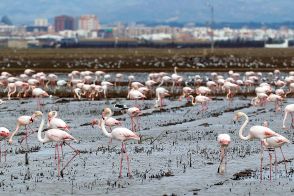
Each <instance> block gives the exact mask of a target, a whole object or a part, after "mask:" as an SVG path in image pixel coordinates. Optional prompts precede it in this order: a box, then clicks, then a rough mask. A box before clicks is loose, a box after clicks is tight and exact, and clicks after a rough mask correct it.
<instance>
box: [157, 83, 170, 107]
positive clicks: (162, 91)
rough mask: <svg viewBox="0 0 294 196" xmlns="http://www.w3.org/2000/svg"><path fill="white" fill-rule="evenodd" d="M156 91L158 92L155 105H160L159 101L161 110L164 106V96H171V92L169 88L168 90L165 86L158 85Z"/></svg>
mask: <svg viewBox="0 0 294 196" xmlns="http://www.w3.org/2000/svg"><path fill="white" fill-rule="evenodd" d="M155 92H156V100H155V107H156V108H157V107H158V102H159V103H160V110H161V109H162V107H163V98H164V97H165V96H169V92H168V90H166V89H165V88H163V87H157V88H156V90H155Z"/></svg>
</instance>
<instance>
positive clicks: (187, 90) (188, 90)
mask: <svg viewBox="0 0 294 196" xmlns="http://www.w3.org/2000/svg"><path fill="white" fill-rule="evenodd" d="M191 93H193V89H192V88H190V87H188V86H185V87H183V94H182V95H181V96H180V97H179V101H182V99H183V98H186V99H187V102H188V99H189V95H191Z"/></svg>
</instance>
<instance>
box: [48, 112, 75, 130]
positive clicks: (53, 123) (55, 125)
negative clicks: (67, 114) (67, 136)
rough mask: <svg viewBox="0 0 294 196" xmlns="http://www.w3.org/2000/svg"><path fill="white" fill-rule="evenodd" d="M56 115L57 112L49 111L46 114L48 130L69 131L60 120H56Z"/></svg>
mask: <svg viewBox="0 0 294 196" xmlns="http://www.w3.org/2000/svg"><path fill="white" fill-rule="evenodd" d="M57 115H58V113H57V111H51V112H49V113H48V123H47V125H48V128H51V129H62V130H64V131H69V128H70V127H69V126H68V125H67V124H66V123H65V122H64V121H63V120H62V119H60V118H56V117H57Z"/></svg>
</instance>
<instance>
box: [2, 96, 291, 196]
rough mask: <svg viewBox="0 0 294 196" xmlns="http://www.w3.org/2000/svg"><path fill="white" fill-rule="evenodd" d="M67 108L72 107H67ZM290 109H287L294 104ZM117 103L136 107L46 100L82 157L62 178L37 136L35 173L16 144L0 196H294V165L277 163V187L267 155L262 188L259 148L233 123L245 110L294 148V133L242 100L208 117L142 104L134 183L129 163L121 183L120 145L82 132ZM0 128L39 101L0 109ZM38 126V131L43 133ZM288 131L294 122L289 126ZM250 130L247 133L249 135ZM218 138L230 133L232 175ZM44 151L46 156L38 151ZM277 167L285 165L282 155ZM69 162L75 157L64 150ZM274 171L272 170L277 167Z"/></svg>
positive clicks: (173, 105)
mask: <svg viewBox="0 0 294 196" xmlns="http://www.w3.org/2000/svg"><path fill="white" fill-rule="evenodd" d="M64 100H66V101H64ZM293 102H294V100H293V99H288V100H287V102H284V103H283V104H284V106H285V105H286V104H289V103H293ZM115 103H123V104H127V105H133V104H134V102H133V101H129V100H124V99H110V100H108V101H92V102H90V101H74V100H72V99H63V101H60V100H57V99H46V100H45V106H44V108H43V112H44V113H47V112H48V111H49V110H53V109H54V110H57V111H59V116H60V118H62V119H64V120H65V121H66V122H67V123H68V124H69V125H70V126H71V134H72V135H73V136H75V137H76V138H78V139H79V140H80V141H79V142H78V143H74V142H72V143H71V144H72V146H73V147H75V148H78V149H80V150H81V154H80V155H79V156H77V157H76V158H75V159H74V160H73V162H72V163H71V164H70V165H69V167H67V168H66V169H65V171H64V177H63V178H61V177H60V178H58V177H57V171H56V165H55V162H54V145H52V144H44V145H43V144H40V143H39V142H38V141H37V134H36V133H35V134H34V135H33V136H31V137H30V138H29V140H28V143H29V146H30V147H34V152H31V153H29V165H25V154H23V153H19V152H20V151H19V149H22V148H25V146H20V144H19V143H18V142H17V140H18V139H19V138H20V136H18V137H15V140H14V143H13V144H12V145H11V146H8V150H9V154H8V155H7V161H6V162H3V159H2V162H1V172H0V192H1V193H0V194H4V193H7V194H30V195H40V194H48V195H49V194H56V195H58V194H66V195H68V194H96V195H97V194H99V195H101V194H109V195H163V194H168V195H171V194H176V195H195V194H198V195H231V194H232V195H233V194H234V195H261V194H266V195H277V194H279V193H283V195H293V191H294V183H293V181H292V180H293V171H294V165H293V162H288V163H287V169H288V174H287V175H286V172H285V168H284V164H283V163H279V164H278V166H277V173H276V174H273V180H272V182H270V180H269V169H268V168H269V165H267V164H268V162H269V158H268V157H269V156H268V153H267V152H265V154H264V168H265V170H264V175H263V177H264V179H263V181H262V182H261V183H260V180H259V177H260V176H259V149H260V143H259V141H257V140H256V141H241V140H240V139H239V138H238V130H239V128H240V126H241V124H242V122H243V121H242V120H241V121H240V122H236V123H234V121H233V120H232V118H233V115H234V112H235V111H236V110H241V111H243V112H246V113H247V114H248V116H249V118H250V122H249V125H248V126H250V125H261V124H262V123H263V121H264V120H268V121H269V123H270V127H271V128H272V129H273V130H275V131H276V132H279V133H281V134H282V135H284V136H286V137H288V138H289V139H290V140H291V141H293V130H288V131H286V130H282V129H281V127H282V118H283V116H282V113H275V112H274V109H273V108H274V106H273V105H271V104H269V105H267V106H266V108H256V107H251V106H250V104H249V103H250V100H249V99H248V100H247V99H238V98H236V99H235V100H234V102H233V104H232V105H231V106H230V107H228V103H227V102H226V101H224V100H221V98H220V100H216V101H212V102H211V103H210V104H209V109H208V111H206V112H200V106H191V105H189V104H186V103H185V102H184V101H183V102H179V101H177V100H167V101H166V102H165V104H166V106H165V108H164V109H163V110H162V111H160V110H158V109H154V108H153V106H154V101H152V100H145V101H139V102H138V103H137V104H139V105H140V106H141V108H143V115H142V117H141V118H140V129H139V131H138V133H139V134H141V135H142V143H141V144H138V143H137V142H133V141H129V142H128V143H127V150H128V153H129V155H130V160H131V169H132V173H133V178H131V179H129V178H128V177H127V168H126V163H125V162H124V167H123V178H122V179H119V178H118V175H119V153H120V146H121V144H120V143H119V142H117V141H113V142H112V144H111V145H108V141H109V139H108V138H106V137H105V136H104V135H102V133H101V131H100V130H99V129H98V127H95V128H94V129H93V128H92V127H91V126H81V125H82V124H85V123H87V122H90V121H91V120H92V119H93V118H98V117H99V116H100V113H101V111H102V109H103V108H104V107H106V106H110V107H112V105H113V104H115ZM0 108H1V110H0V117H1V118H0V126H5V127H7V128H8V129H10V130H13V129H14V128H15V122H16V119H17V117H18V116H20V115H30V114H32V112H33V111H34V110H36V103H35V100H33V99H25V100H12V101H9V102H7V103H5V104H3V105H0ZM115 115H116V116H115V118H118V119H120V120H122V121H123V124H124V126H126V127H128V128H130V127H131V123H130V119H129V117H128V116H127V114H123V113H120V112H119V111H117V112H115ZM39 123H40V120H38V121H36V122H35V123H34V125H33V129H35V130H36V129H37V127H38V126H39ZM287 125H288V126H289V121H288V124H287ZM247 130H248V129H247ZM220 133H229V134H230V136H231V138H232V142H231V145H230V148H229V150H228V164H227V172H226V173H225V174H224V175H219V174H217V168H218V164H219V146H218V144H217V141H216V138H217V135H218V134H220ZM38 147H40V148H38ZM283 150H284V152H285V155H286V158H287V159H289V160H293V158H294V147H293V145H292V144H289V145H287V146H284V147H283ZM277 152H278V153H277V156H278V160H279V161H280V160H282V156H281V154H280V151H277ZM64 154H65V160H68V159H70V158H71V156H72V155H73V153H72V151H71V149H70V148H68V147H64ZM273 168H274V166H273ZM247 169H248V170H250V172H249V174H250V175H251V176H249V177H241V178H236V177H235V176H234V174H236V173H239V172H242V171H244V170H247Z"/></svg>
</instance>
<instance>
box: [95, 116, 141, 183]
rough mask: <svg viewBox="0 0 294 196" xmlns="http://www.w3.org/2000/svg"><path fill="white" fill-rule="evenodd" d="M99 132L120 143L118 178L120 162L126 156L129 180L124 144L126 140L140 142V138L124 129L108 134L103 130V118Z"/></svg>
mask: <svg viewBox="0 0 294 196" xmlns="http://www.w3.org/2000/svg"><path fill="white" fill-rule="evenodd" d="M101 130H102V132H103V134H104V135H105V136H107V137H109V138H112V139H115V140H118V141H121V159H120V171H119V178H121V177H122V162H123V154H125V155H126V160H127V164H128V176H129V177H130V178H131V177H132V175H131V169H130V161H129V156H128V153H127V149H126V144H125V142H126V141H127V140H138V141H139V140H140V137H139V136H138V135H136V134H135V133H133V132H132V131H131V130H129V129H127V128H125V127H117V128H115V129H113V130H112V132H111V133H108V132H107V130H106V128H105V118H104V117H102V120H101Z"/></svg>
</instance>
